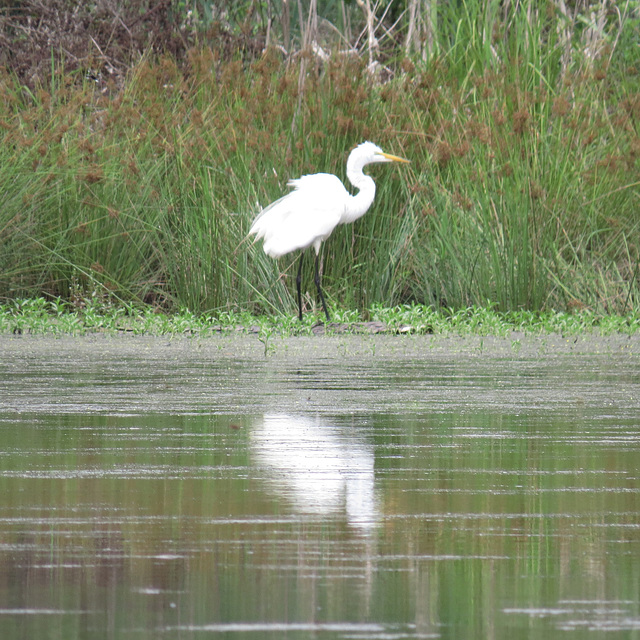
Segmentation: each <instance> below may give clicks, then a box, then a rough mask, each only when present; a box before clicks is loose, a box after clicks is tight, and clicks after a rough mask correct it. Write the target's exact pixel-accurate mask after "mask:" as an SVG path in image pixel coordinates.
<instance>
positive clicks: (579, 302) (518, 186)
mask: <svg viewBox="0 0 640 640" xmlns="http://www.w3.org/2000/svg"><path fill="white" fill-rule="evenodd" d="M267 4H268V5H269V6H272V4H273V3H267ZM276 4H277V3H276ZM427 4H428V3H417V4H416V3H407V6H408V5H411V6H414V5H416V6H417V8H418V9H420V11H422V13H419V14H418V15H419V16H422V18H424V15H425V14H424V11H425V10H426V9H425V7H426V6H427ZM603 4H604V3H603ZM637 4H638V3H627V4H626V5H624V6H623V7H622V8H618V9H617V12H616V11H613V10H611V11H609V12H607V11H605V12H604V13H603V14H602V15H601V14H599V13H597V12H596V13H595V14H593V15H592V14H589V13H588V11H587V10H586V8H585V11H584V12H583V13H579V11H578V10H579V9H580V7H581V5H580V4H579V3H578V4H577V5H576V11H575V13H574V14H573V15H572V16H568V15H565V14H563V13H562V11H561V7H562V6H564V5H563V4H562V3H560V4H557V3H553V2H547V3H535V2H533V1H529V2H524V3H519V4H518V6H517V7H516V6H510V5H509V4H508V3H507V4H506V5H504V7H503V9H504V10H499V6H500V5H499V3H495V2H490V3H479V2H466V3H462V4H457V3H447V4H446V5H445V4H438V3H432V5H430V6H432V7H433V6H435V7H436V8H437V15H435V17H437V18H438V20H437V21H436V22H434V21H433V20H431V22H430V23H429V24H430V27H429V29H428V32H427V31H424V29H426V28H427V27H426V26H425V25H426V23H425V22H424V20H423V21H422V22H420V21H418V22H416V23H415V24H414V29H418V27H420V28H422V29H423V35H424V37H425V38H426V39H423V40H419V41H414V40H409V39H408V38H409V32H408V31H396V32H395V33H397V34H398V38H397V42H398V43H401V44H398V45H394V44H393V39H392V38H391V39H390V38H387V39H382V40H381V44H380V47H379V48H378V49H375V50H372V49H371V46H369V45H365V44H361V45H358V44H357V42H361V43H363V42H364V40H363V39H362V38H357V37H356V36H355V35H353V34H352V32H353V33H355V32H356V31H357V30H355V29H354V24H353V23H352V22H351V23H349V24H350V26H349V24H347V22H348V21H347V22H345V23H344V24H342V25H340V29H339V31H340V33H341V34H342V36H343V37H342V38H338V39H337V41H334V42H333V44H332V41H329V42H324V41H322V44H323V46H324V48H323V49H322V54H323V55H320V54H319V53H318V46H319V44H318V43H319V41H320V31H321V30H319V29H316V30H315V31H314V30H313V29H311V27H309V28H308V30H307V31H306V32H304V28H301V29H300V30H299V31H298V38H299V41H298V48H297V49H296V48H295V47H294V43H293V42H289V47H288V48H287V50H286V51H283V46H282V43H283V42H284V40H280V41H278V40H277V38H283V37H284V35H283V33H279V34H278V33H276V32H273V33H272V34H271V36H270V37H271V40H270V41H269V42H265V46H266V45H271V46H266V48H265V49H264V51H260V52H259V53H258V54H255V55H251V56H249V55H247V54H246V50H245V51H243V50H236V51H231V52H230V51H229V50H228V48H227V49H225V48H223V47H222V46H221V45H216V44H215V41H213V42H210V43H208V44H202V43H197V42H196V43H194V45H193V46H192V47H191V48H190V49H189V50H188V53H186V54H185V56H184V57H183V58H182V59H177V58H176V57H175V56H173V55H170V54H164V55H156V54H152V53H149V54H148V55H145V56H143V57H142V58H141V59H139V60H138V61H137V62H135V64H132V65H131V66H130V67H129V68H128V70H127V72H126V74H124V80H123V82H121V83H116V82H115V81H114V82H110V80H109V78H108V77H107V78H106V79H103V80H102V81H101V82H99V83H96V82H95V81H94V80H93V79H92V78H89V77H87V75H86V73H85V70H77V69H76V70H73V71H69V70H68V69H67V68H66V67H65V64H64V61H63V60H62V59H60V58H59V57H52V62H51V69H50V73H49V74H48V76H47V77H46V78H45V79H39V80H37V81H35V82H34V83H31V84H29V83H27V82H25V80H24V78H22V77H19V76H17V75H16V74H15V73H13V72H10V71H8V70H5V71H2V70H0V98H1V99H0V205H1V206H0V247H1V250H0V299H4V300H14V299H24V298H29V297H30V298H36V299H37V300H39V299H40V298H43V299H45V300H49V301H51V304H54V305H60V304H63V303H64V304H67V303H68V304H70V305H72V307H74V311H73V313H72V314H68V313H66V312H65V314H63V316H64V318H65V321H67V320H69V321H70V317H71V316H73V314H74V313H75V314H76V316H77V317H78V318H79V317H80V311H78V310H77V309H75V305H77V303H78V301H80V300H91V299H94V300H99V301H101V302H100V304H99V305H98V306H100V305H102V304H103V303H104V304H106V305H107V306H108V307H109V308H120V311H119V313H121V314H122V316H123V317H124V316H127V317H128V316H130V315H131V312H130V309H133V308H136V309H138V308H141V307H143V306H144V305H147V306H148V307H149V309H150V311H149V318H158V317H160V316H162V315H163V314H164V313H172V312H176V311H180V310H183V311H184V310H186V309H188V310H189V312H190V313H192V314H194V318H196V317H197V318H220V317H222V314H225V313H227V314H232V315H233V317H236V316H237V317H242V318H244V316H243V314H250V315H252V316H264V315H271V314H273V315H276V316H278V317H280V314H281V313H283V312H284V313H287V314H290V315H291V314H293V311H294V309H295V301H294V295H293V292H294V289H295V285H294V279H295V260H296V259H297V256H295V255H292V256H287V257H285V258H282V259H280V260H279V261H273V260H271V259H269V258H267V257H266V256H264V254H263V253H262V251H261V249H260V247H259V246H255V245H252V244H251V242H250V241H247V240H246V234H247V231H248V229H249V227H250V224H251V221H252V219H253V217H254V216H255V214H256V213H257V212H258V211H259V210H260V208H261V207H262V206H264V205H266V204H268V203H269V202H271V201H273V200H274V199H276V198H277V197H279V196H280V195H282V194H283V193H284V192H285V191H286V182H287V180H288V179H289V178H291V177H297V176H299V175H301V174H304V173H312V172H315V171H328V172H332V173H336V174H337V175H338V176H340V177H341V178H343V177H344V163H345V160H346V156H347V154H348V151H349V149H350V148H351V147H353V146H354V145H355V144H357V143H359V142H361V141H363V140H365V139H371V140H373V141H375V142H376V143H378V144H380V145H381V146H382V147H383V148H385V149H386V150H387V151H389V152H391V153H397V154H401V155H403V156H405V157H408V158H410V159H411V161H412V164H411V166H410V167H409V168H408V169H407V170H404V167H403V171H389V172H384V173H382V172H381V173H378V172H376V170H375V168H374V169H372V170H371V173H372V174H373V175H374V177H376V179H377V183H378V195H377V199H376V202H375V203H374V206H373V208H372V210H371V211H370V212H369V213H368V214H367V215H366V216H365V217H364V218H362V219H361V220H360V221H358V223H357V224H355V225H352V226H349V227H344V228H341V229H338V230H336V232H335V233H334V234H333V236H332V237H331V238H330V240H329V241H328V242H327V243H326V245H325V248H324V280H323V282H324V286H325V288H326V292H327V296H328V299H329V301H330V302H331V304H332V306H333V307H335V308H337V309H356V310H358V314H359V317H362V318H363V319H370V318H372V317H376V313H378V314H381V313H382V312H376V311H374V310H375V309H380V308H382V307H384V308H389V309H407V308H409V309H411V308H414V309H418V308H419V309H431V310H432V312H433V313H436V314H441V313H444V314H445V316H446V317H447V322H452V321H453V320H452V319H453V318H454V317H455V313H456V311H455V310H462V311H461V313H463V314H464V313H466V310H468V309H476V312H474V313H473V314H472V315H473V316H474V317H477V315H478V313H477V309H478V308H480V307H487V308H489V309H491V311H492V312H501V313H505V314H506V313H514V314H518V313H526V312H529V311H534V312H541V313H542V314H554V313H555V311H554V310H556V309H560V310H562V311H563V312H572V311H576V312H581V313H583V312H584V314H587V315H586V316H585V317H588V315H589V314H592V316H593V317H594V318H595V317H602V316H604V315H606V314H613V315H616V314H617V315H618V316H619V317H626V316H627V315H628V314H629V313H634V312H635V311H637V309H638V300H639V295H640V289H639V284H638V263H639V259H638V255H639V251H640V229H639V225H640V217H638V215H637V211H638V207H639V205H640V199H639V196H638V193H639V192H640V189H639V187H640V171H639V168H640V131H639V126H640V125H639V123H640V64H639V63H638V56H637V47H638V41H639V39H640V38H639V35H638V24H639V22H640V18H639V15H638V6H637ZM194 6H195V5H194ZM273 6H274V7H276V5H275V4H273ZM278 6H279V5H278ZM367 6H368V5H367ZM276 8H277V7H276ZM345 15H346V14H345ZM385 15H386V19H387V20H388V19H389V15H390V14H385ZM402 15H405V14H402ZM590 15H591V18H589V16H590ZM594 16H595V17H594ZM598 16H600V17H601V19H600V18H598ZM369 17H370V18H371V16H369ZM374 17H375V18H376V20H378V16H374ZM432 17H434V16H432ZM401 18H402V16H400V17H398V18H397V20H398V21H399V20H401ZM569 18H571V19H569ZM596 18H598V19H596ZM201 19H202V20H203V19H204V18H202V17H201ZM212 19H213V18H212ZM371 20H373V18H371ZM371 20H369V21H368V22H367V23H366V24H367V25H369V22H371ZM406 20H408V18H407V19H406ZM406 20H405V22H406ZM590 20H591V22H590ZM414 22H415V21H414ZM309 24H310V23H309ZM372 24H373V27H371V28H377V26H379V25H383V26H384V23H383V19H382V18H381V17H380V19H379V22H377V21H374V22H373V23H372ZM394 24H396V23H394ZM421 25H422V26H421ZM348 26H349V29H347V27H348ZM392 26H393V25H387V31H386V32H385V33H394V31H393V29H392ZM367 28H369V27H368V26H367V27H365V30H366V29H367ZM395 28H396V29H399V27H395ZM407 28H408V27H407ZM389 29H391V31H389ZM381 32H382V30H380V31H378V32H376V33H378V34H380V33H381ZM332 33H333V32H332ZM412 33H413V32H412ZM349 34H352V35H349ZM427 36H429V38H430V39H429V38H427ZM293 37H294V36H293V35H290V38H291V39H293ZM412 37H413V36H412ZM349 38H351V40H349ZM365 40H366V39H365ZM354 41H356V44H353V42H354ZM346 42H351V46H350V47H347V46H346V44H345V43H346ZM367 42H369V43H370V41H369V40H367ZM420 42H422V43H423V44H422V45H420ZM416 43H417V44H416ZM425 43H426V44H425ZM427 44H428V46H427ZM633 51H635V52H636V55H635V56H634V55H633ZM309 264H310V263H309ZM306 275H307V278H308V285H309V286H308V291H309V293H308V294H307V295H306V296H305V305H306V306H307V307H308V308H309V309H314V308H315V305H316V301H315V297H314V287H313V283H312V281H311V274H310V273H309V274H306ZM7 304H10V303H7ZM20 304H23V303H20ZM34 304H39V303H34ZM96 304H98V303H96ZM406 305H409V306H408V307H407V306H406ZM448 310H454V311H452V312H449V311H448ZM159 312H162V313H159ZM5 313H6V312H5ZM51 313H54V315H55V312H53V311H52V309H49V308H48V309H47V315H48V316H49V315H51ZM82 313H83V314H84V315H83V317H82V323H83V324H84V326H88V324H87V323H88V320H87V318H88V317H89V316H88V311H87V309H85V310H84V311H83V312H82ZM447 314H449V315H447ZM103 315H104V314H103ZM106 317H110V316H109V315H108V314H107V316H106ZM180 317H183V318H184V315H182V316H180ZM505 317H506V316H505ZM515 317H516V316H513V318H515ZM539 317H541V318H543V317H547V316H544V315H541V316H539ZM580 317H583V316H582V315H580ZM634 317H635V316H634ZM96 321H97V320H96ZM105 321H106V320H105ZM112 321H113V322H115V320H113V319H112V320H109V322H112ZM149 322H151V320H149ZM194 322H195V324H196V325H197V324H198V323H199V322H200V320H194ZM3 330H5V331H6V330H7V329H6V327H5V328H4V329H3Z"/></svg>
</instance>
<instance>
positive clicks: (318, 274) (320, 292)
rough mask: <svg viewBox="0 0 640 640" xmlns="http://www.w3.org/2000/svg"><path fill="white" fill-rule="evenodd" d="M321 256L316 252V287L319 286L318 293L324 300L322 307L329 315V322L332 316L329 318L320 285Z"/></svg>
mask: <svg viewBox="0 0 640 640" xmlns="http://www.w3.org/2000/svg"><path fill="white" fill-rule="evenodd" d="M319 257H320V254H318V253H316V276H315V281H316V287H317V288H318V295H319V296H320V301H321V302H322V308H323V309H324V314H325V315H326V316H327V322H329V320H330V318H329V312H328V311H327V304H326V302H325V301H324V295H323V293H322V288H321V287H320V272H319V270H318V258H319Z"/></svg>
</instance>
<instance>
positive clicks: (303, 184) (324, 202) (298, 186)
mask: <svg viewBox="0 0 640 640" xmlns="http://www.w3.org/2000/svg"><path fill="white" fill-rule="evenodd" d="M289 186H291V187H293V191H292V192H291V193H289V194H288V195H286V196H284V197H282V198H280V199H279V200H276V202H274V203H273V204H270V205H269V206H268V207H266V208H265V209H264V210H263V211H262V212H261V213H260V214H259V215H258V217H257V218H256V219H255V221H254V223H253V225H252V226H251V230H250V231H249V233H251V234H255V236H256V239H259V238H262V239H263V240H264V251H265V253H266V254H267V255H270V256H272V257H278V256H282V255H284V254H286V253H289V252H291V251H295V250H296V249H306V248H307V247H310V246H312V245H313V246H314V247H316V249H317V248H318V247H319V246H320V242H322V241H323V240H325V239H326V238H327V237H329V235H330V234H331V232H332V231H333V229H334V228H335V227H336V226H337V225H338V223H339V222H340V220H341V217H342V215H343V212H344V209H345V207H346V203H347V199H348V197H349V194H348V192H347V190H346V189H345V188H344V185H343V184H342V182H340V180H339V179H338V178H337V177H336V176H334V175H331V174H327V173H317V174H314V175H309V176H303V177H302V178H299V179H297V180H291V181H290V182H289Z"/></svg>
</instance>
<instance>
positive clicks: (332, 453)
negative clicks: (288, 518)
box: [251, 414, 380, 531]
mask: <svg viewBox="0 0 640 640" xmlns="http://www.w3.org/2000/svg"><path fill="white" fill-rule="evenodd" d="M251 446H252V450H253V455H254V459H255V462H256V464H257V465H258V466H260V467H262V468H264V469H265V470H267V471H268V474H269V475H268V483H269V486H270V488H271V489H272V490H273V491H275V492H276V493H277V494H279V495H280V496H282V497H284V498H285V499H286V500H288V501H289V502H290V503H291V504H292V505H293V508H294V509H295V510H296V511H299V512H301V513H307V514H318V515H328V514H336V513H340V511H341V510H344V512H345V514H346V519H347V522H348V523H349V525H351V526H353V527H356V528H357V529H359V530H361V531H369V530H371V529H372V528H374V527H375V526H376V525H377V523H378V520H379V517H380V516H379V511H378V504H377V499H376V492H375V474H374V455H373V447H372V446H371V445H369V444H368V443H366V442H365V441H363V440H362V439H361V438H358V437H357V436H354V435H353V434H351V433H347V432H345V430H344V429H341V428H339V427H336V426H332V425H329V424H325V423H323V422H322V421H321V420H320V419H318V418H310V417H307V416H297V415H286V414H282V415H280V414H275V415H265V416H264V417H263V418H262V419H260V420H258V421H257V422H256V423H255V424H254V425H253V429H252V433H251Z"/></svg>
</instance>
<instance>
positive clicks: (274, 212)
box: [249, 142, 409, 321]
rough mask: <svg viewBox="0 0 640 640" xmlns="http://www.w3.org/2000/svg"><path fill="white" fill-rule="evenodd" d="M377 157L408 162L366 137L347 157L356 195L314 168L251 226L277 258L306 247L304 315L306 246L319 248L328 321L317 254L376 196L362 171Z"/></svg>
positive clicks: (317, 278)
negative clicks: (340, 227)
mask: <svg viewBox="0 0 640 640" xmlns="http://www.w3.org/2000/svg"><path fill="white" fill-rule="evenodd" d="M374 162H409V160H405V159H404V158H399V157H398V156H392V155H390V154H388V153H385V152H384V151H382V149H380V147H378V146H377V145H375V144H373V142H363V143H362V144H360V145H358V146H357V147H356V148H355V149H354V150H353V151H352V152H351V153H350V154H349V158H348V159H347V178H349V182H351V184H352V185H353V186H354V187H355V188H356V189H358V193H356V195H351V194H350V193H349V192H348V191H347V190H346V189H345V188H344V185H343V184H342V182H341V181H340V179H339V178H338V177H337V176H334V175H332V174H330V173H314V174H313V175H309V176H302V177H301V178H298V179H297V180H289V182H288V186H290V187H293V191H292V192H291V193H289V194H287V195H286V196H284V197H282V198H280V199H279V200H276V201H275V202H273V203H272V204H270V205H269V206H268V207H265V208H264V209H263V210H262V211H261V212H260V213H259V214H258V216H257V217H256V219H255V220H254V222H253V225H251V229H250V230H249V234H250V235H251V234H254V235H255V236H256V238H255V240H259V239H260V238H262V239H263V240H264V243H263V249H264V252H265V253H266V254H267V255H268V256H271V257H272V258H279V257H280V256H283V255H285V254H287V253H290V252H291V251H296V250H297V249H301V250H302V254H301V255H300V262H299V265H298V275H297V277H296V288H297V291H298V311H299V318H300V320H302V293H301V291H300V284H301V282H302V260H303V258H304V252H305V249H308V248H309V247H313V248H314V249H315V251H316V260H315V283H316V287H317V289H318V295H319V297H320V301H321V302H322V308H323V309H324V313H325V315H326V316H327V321H329V312H328V311H327V305H326V303H325V301H324V295H323V293H322V288H321V286H320V273H319V270H318V257H319V255H320V245H321V244H322V242H323V241H324V240H326V239H327V238H328V237H329V236H330V235H331V232H332V231H333V230H334V229H335V228H336V227H337V226H338V225H339V224H347V223H349V222H354V221H355V220H357V219H358V218H360V217H361V216H363V215H364V214H365V213H366V212H367V210H368V209H369V207H370V206H371V203H372V202H373V199H374V197H375V195H376V183H375V182H374V181H373V178H371V177H370V176H368V175H365V173H364V172H363V171H362V170H363V169H364V167H365V166H366V165H368V164H372V163H374Z"/></svg>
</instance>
